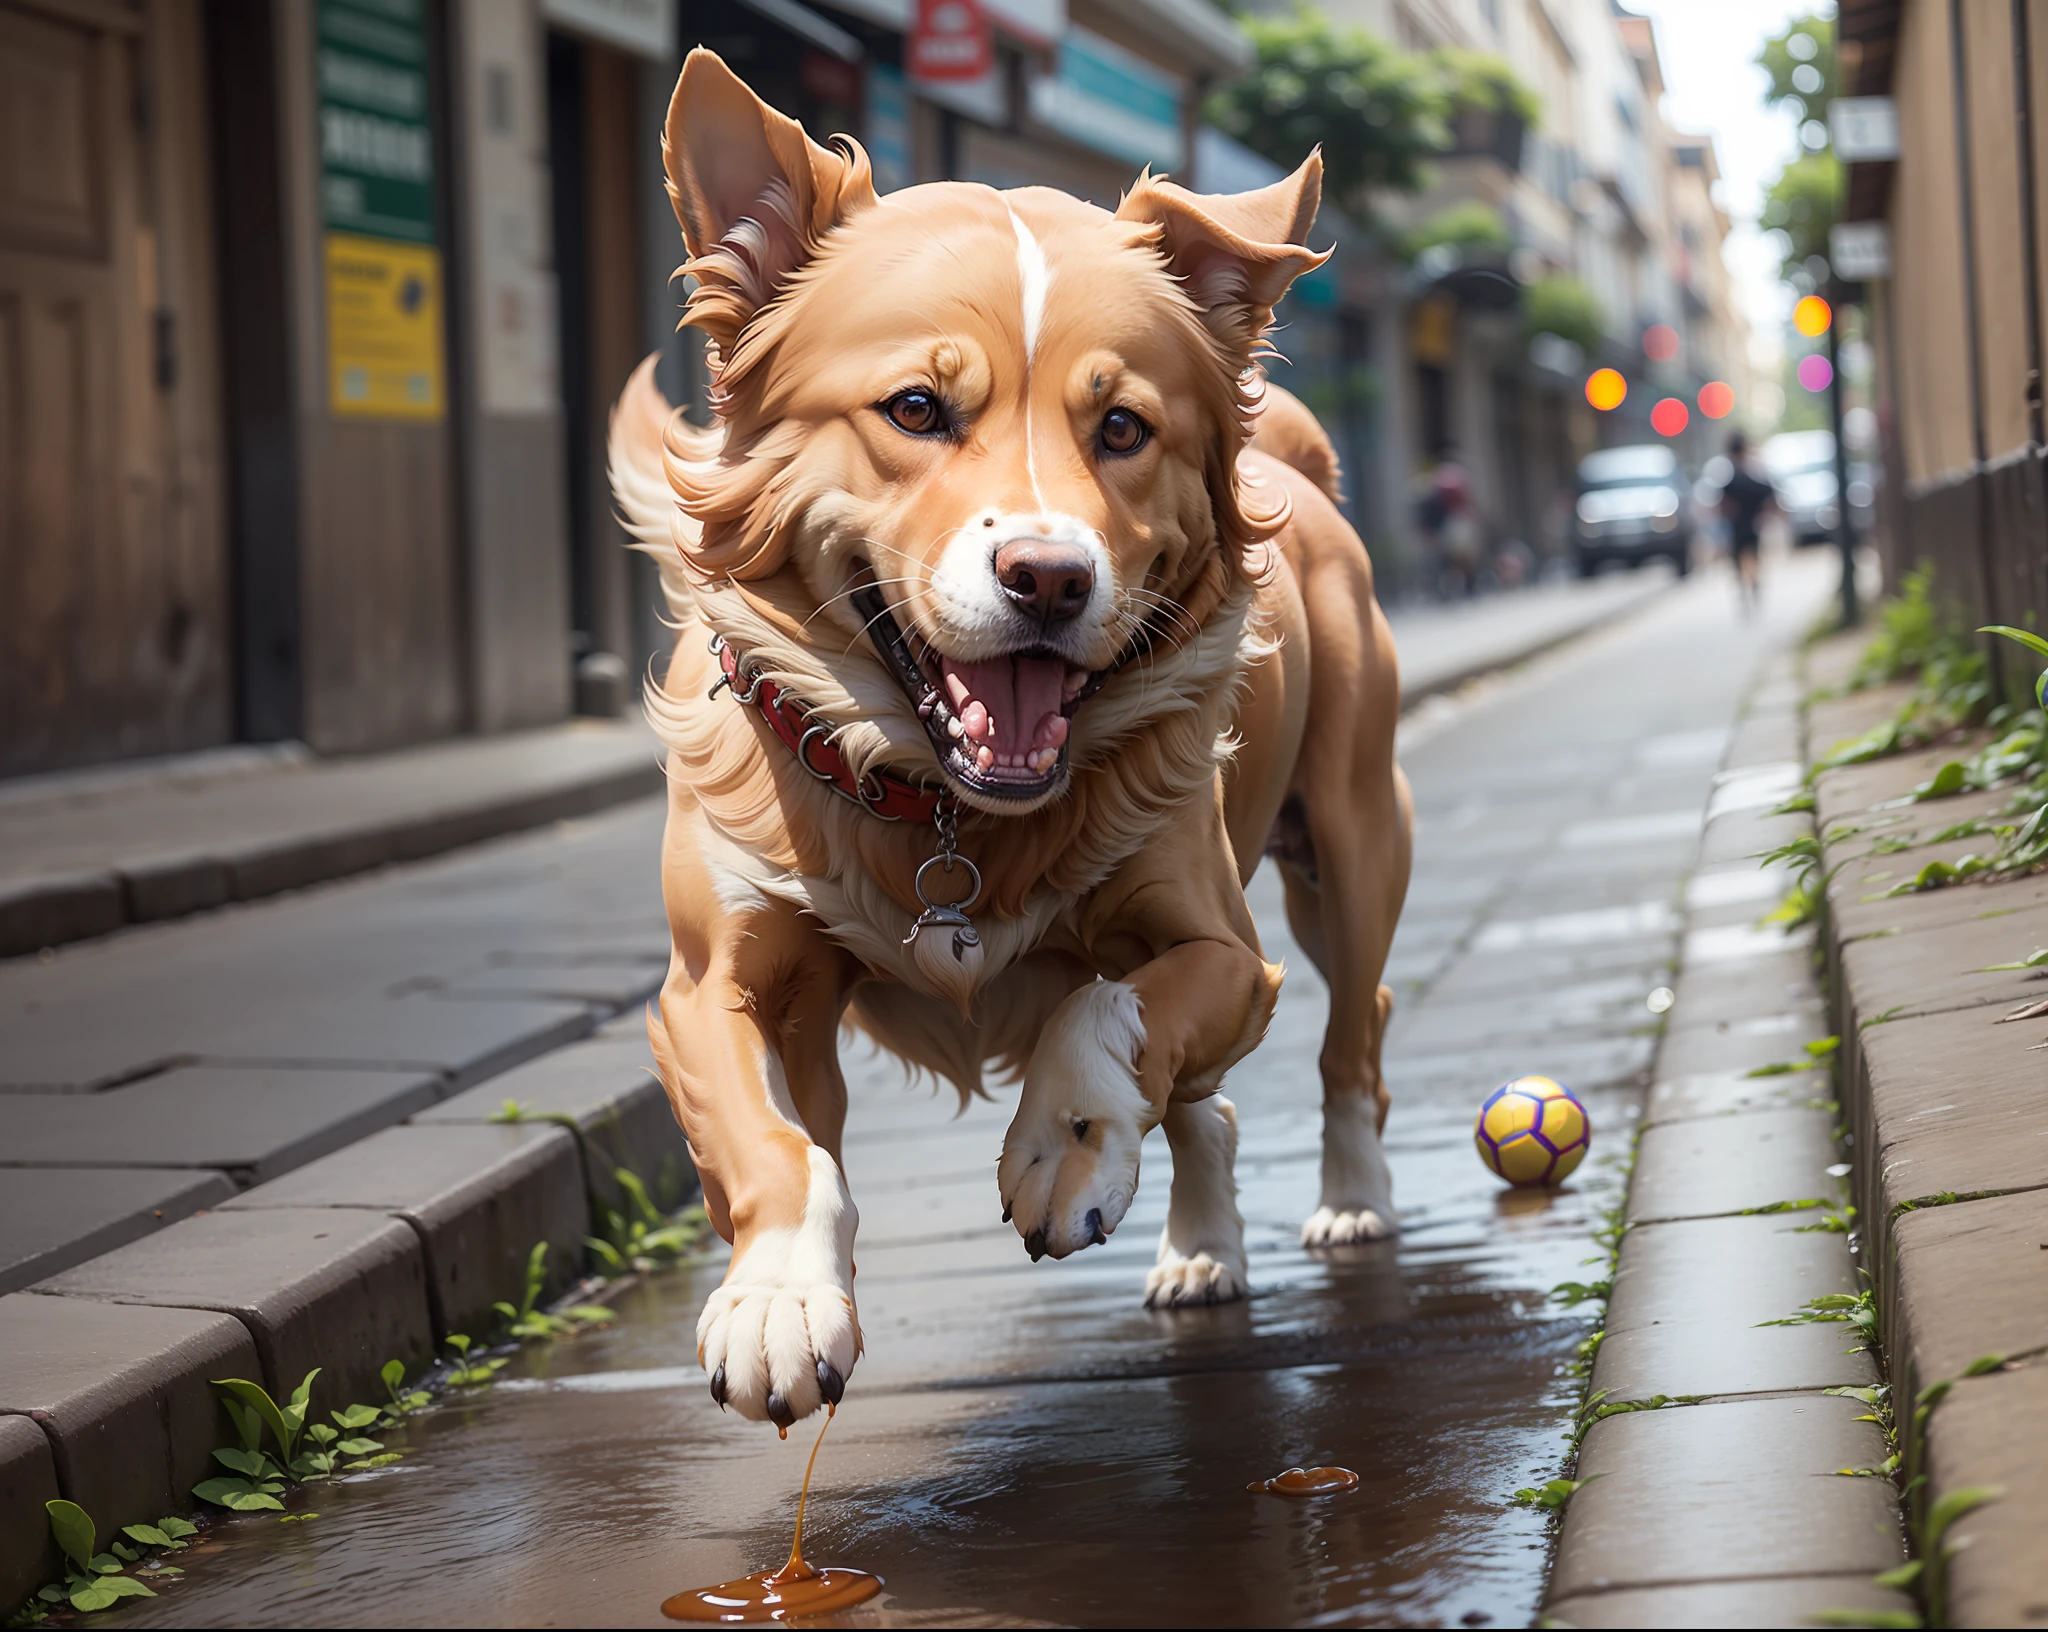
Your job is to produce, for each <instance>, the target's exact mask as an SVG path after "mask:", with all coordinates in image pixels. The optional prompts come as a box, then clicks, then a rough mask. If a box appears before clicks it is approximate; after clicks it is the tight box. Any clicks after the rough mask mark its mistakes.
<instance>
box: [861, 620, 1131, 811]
mask: <svg viewBox="0 0 2048 1632" xmlns="http://www.w3.org/2000/svg"><path fill="white" fill-rule="evenodd" d="M852 600H853V604H854V606H855V607H856V608H857V609H858V610H859V612H860V615H861V617H862V618H863V619H864V620H865V621H866V623H867V628H868V634H869V637H870V638H871V639H872V640H873V641H874V643H875V649H876V650H877V651H879V652H880V653H881V654H882V658H883V661H884V662H886V663H887V664H888V665H889V670H890V672H891V673H892V674H894V675H895V676H896V682H897V684H898V685H900V686H902V688H903V691H904V695H905V696H907V697H908V698H909V699H910V701H911V704H912V705H913V706H914V707H915V708H916V709H917V717H918V718H919V719H921V720H922V721H924V729H925V734H926V735H927V736H928V737H930V738H931V742H932V748H933V750H934V751H935V752H936V753H937V754H938V756H939V764H940V765H941V766H942V767H944V769H945V771H946V774H947V775H948V776H950V777H952V778H953V780H954V781H956V782H958V783H959V784H960V785H961V786H962V787H964V788H967V789H969V790H970V791H972V792H974V793H978V794H982V795H984V796H985V797H988V798H992V799H1015V800H1020V801H1021V800H1032V799H1038V798H1040V797H1042V796H1043V795H1045V794H1046V793H1047V792H1049V791H1050V790H1051V789H1052V788H1053V787H1054V786H1056V785H1057V784H1058V782H1059V781H1060V779H1061V777H1062V776H1064V775H1065V774H1066V763H1067V732H1068V729H1069V722H1070V721H1071V720H1072V719H1073V717H1074V712H1075V710H1076V709H1078V708H1079V707H1080V706H1081V704H1082V703H1084V702H1086V701H1087V700H1088V698H1090V697H1092V696H1093V695H1094V694H1095V693H1096V692H1097V691H1098V690H1100V689H1101V687H1102V684H1103V682H1104V681H1106V680H1107V679H1108V678H1109V677H1110V675H1111V674H1112V673H1113V672H1114V670H1113V669H1101V670H1093V671H1091V670H1088V669H1084V668H1081V667H1080V666H1079V665H1077V664H1074V663H1071V662H1069V661H1068V660H1067V659H1066V658H1064V657H1062V656H1061V655H1060V654H1059V653H1057V652H1053V651H1050V650H1047V649H1046V648H1044V647H1030V648H1027V649H1025V650H1022V651H1015V652H1009V653H1006V654H1004V655H1003V656H1001V657H993V658H985V659H981V660H979V661H968V660H966V659H962V658H953V657H948V656H946V655H945V654H944V653H941V652H938V651H929V650H928V651H927V652H926V653H925V654H924V655H923V656H922V657H921V658H920V657H919V656H918V655H917V654H916V653H913V652H912V651H911V649H910V643H909V641H907V640H905V639H904V636H903V629H902V626H901V625H899V624H898V623H897V621H896V618H895V615H894V614H893V613H892V612H890V610H889V606H888V603H887V602H886V601H885V600H884V599H883V598H882V592H881V591H880V590H879V589H877V588H875V587H873V586H872V585H869V586H864V587H863V588H861V589H858V590H856V591H855V592H854V593H853V596H852Z"/></svg>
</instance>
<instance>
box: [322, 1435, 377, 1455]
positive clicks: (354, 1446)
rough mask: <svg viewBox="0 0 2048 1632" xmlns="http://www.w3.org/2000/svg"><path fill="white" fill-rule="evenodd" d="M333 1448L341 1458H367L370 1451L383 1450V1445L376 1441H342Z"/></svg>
mask: <svg viewBox="0 0 2048 1632" xmlns="http://www.w3.org/2000/svg"><path fill="white" fill-rule="evenodd" d="M334 1448H335V1449H336V1450H337V1451H339V1452H340V1453H341V1454H342V1455H343V1456H368V1455H369V1454H370V1453H371V1452H372V1451H381V1450H383V1449H384V1444H383V1441H382V1440H376V1439H344V1440H343V1441H342V1442H341V1443H340V1444H339V1445H337V1446H335V1447H334Z"/></svg>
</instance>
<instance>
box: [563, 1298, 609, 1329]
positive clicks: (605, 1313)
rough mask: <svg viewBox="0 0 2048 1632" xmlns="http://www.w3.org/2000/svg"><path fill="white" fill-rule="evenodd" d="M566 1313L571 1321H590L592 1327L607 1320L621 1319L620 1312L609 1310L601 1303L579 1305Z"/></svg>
mask: <svg viewBox="0 0 2048 1632" xmlns="http://www.w3.org/2000/svg"><path fill="white" fill-rule="evenodd" d="M564 1313H565V1314H567V1315H568V1317H569V1318H570V1319H571V1320H584V1321H589V1322H590V1323H591V1324H592V1325H599V1324H602V1323H603V1322H605V1321H607V1320H617V1319H618V1318H619V1312H618V1310H616V1309H607V1308H605V1306H604V1305H603V1304H601V1303H579V1304H576V1305H574V1306H573V1307H572V1308H569V1309H567V1310H565V1311H564Z"/></svg>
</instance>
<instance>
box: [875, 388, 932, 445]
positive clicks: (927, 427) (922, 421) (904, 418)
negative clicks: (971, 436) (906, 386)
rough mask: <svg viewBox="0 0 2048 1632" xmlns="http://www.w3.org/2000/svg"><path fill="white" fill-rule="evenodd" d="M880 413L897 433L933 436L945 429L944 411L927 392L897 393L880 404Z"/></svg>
mask: <svg viewBox="0 0 2048 1632" xmlns="http://www.w3.org/2000/svg"><path fill="white" fill-rule="evenodd" d="M882 412H883V413H885V414H887V415H888V416H889V423H890V424H891V425H894V426H895V427H896V429H897V430H899V431H908V432H909V433H910V434H911V435H912V436H935V435H937V434H938V433H939V432H940V431H943V430H944V429H945V428H946V411H945V410H944V409H943V408H941V407H940V406H939V399H938V398H937V397H935V396H933V395H932V394H931V393H930V392H929V391H899V392H897V393H896V395H895V396H893V397H891V398H890V399H889V400H888V401H887V402H885V403H883V404H882Z"/></svg>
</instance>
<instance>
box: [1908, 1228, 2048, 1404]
mask: <svg viewBox="0 0 2048 1632" xmlns="http://www.w3.org/2000/svg"><path fill="white" fill-rule="evenodd" d="M1892 1244H1893V1249H1894V1255H1895V1258H1896V1271H1895V1274H1896V1278H1897V1281H1898V1284H1899V1285H1901V1286H1910V1287H1912V1289H1913V1295H1912V1296H1911V1297H1910V1298H1906V1299H1902V1300H1901V1301H1900V1307H1899V1312H1898V1315H1899V1318H1898V1327H1897V1336H1896V1342H1895V1347H1896V1349H1897V1351H1898V1353H1899V1354H1900V1355H1901V1356H1902V1357H1903V1358H1904V1359H1905V1361H1906V1364H1907V1366H1909V1367H1910V1368H1911V1374H1912V1375H1913V1376H1914V1377H1916V1378H1917V1379H1918V1380H1919V1383H1920V1385H1921V1386H1922V1387H1924V1386H1926V1385H1927V1384H1928V1383H1931V1382H1935V1381H1937V1380H1938V1379H1940V1378H1943V1377H1960V1376H1961V1375H1962V1374H1963V1371H1964V1368H1965V1367H1967V1366H1968V1365H1969V1364H1970V1363H1971V1362H1972V1361H1973V1360H1976V1359H1978V1358H1979V1357H1981V1356H1983V1355H1987V1354H2039V1353H2042V1352H2044V1351H2048V1190H2030V1191H2025V1192H2022V1193H2021V1194H2018V1195H2011V1196H1987V1197H1984V1198H1983V1199H1981V1200H1977V1201H1965V1202H1956V1203H1954V1204H1953V1205H1951V1206H1947V1207H1923V1208H1919V1209H1916V1210H1915V1211H1913V1212H1910V1213H1906V1214H1904V1215H1902V1216H1901V1217H1900V1218H1899V1219H1898V1220H1897V1222H1896V1223H1894V1224H1893V1226H1892ZM1901 1369H1902V1370H1903V1369H1904V1368H1901Z"/></svg>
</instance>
